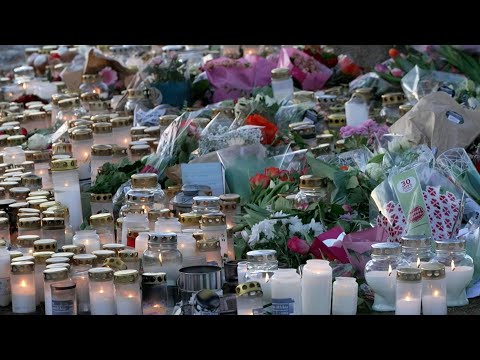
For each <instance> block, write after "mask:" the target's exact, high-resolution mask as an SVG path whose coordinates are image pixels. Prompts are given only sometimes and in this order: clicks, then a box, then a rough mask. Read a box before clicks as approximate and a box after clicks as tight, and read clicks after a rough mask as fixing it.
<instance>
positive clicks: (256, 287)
mask: <svg viewBox="0 0 480 360" xmlns="http://www.w3.org/2000/svg"><path fill="white" fill-rule="evenodd" d="M258 291H262V287H261V286H260V283H259V282H258V281H247V282H245V283H243V284H239V285H238V286H237V287H236V288H235V293H236V294H237V296H243V295H248V294H250V293H252V292H254V293H256V292H258Z"/></svg>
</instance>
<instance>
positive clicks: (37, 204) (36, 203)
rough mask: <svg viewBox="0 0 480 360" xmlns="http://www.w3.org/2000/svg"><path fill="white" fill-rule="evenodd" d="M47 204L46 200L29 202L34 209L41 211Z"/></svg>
mask: <svg viewBox="0 0 480 360" xmlns="http://www.w3.org/2000/svg"><path fill="white" fill-rule="evenodd" d="M44 203H45V200H44V199H37V200H28V205H29V206H30V207H32V208H33V209H37V210H41V205H42V204H44Z"/></svg>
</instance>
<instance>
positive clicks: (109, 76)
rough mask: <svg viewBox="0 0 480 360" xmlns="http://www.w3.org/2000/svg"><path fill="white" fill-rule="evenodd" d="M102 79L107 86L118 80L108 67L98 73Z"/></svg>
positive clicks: (115, 73)
mask: <svg viewBox="0 0 480 360" xmlns="http://www.w3.org/2000/svg"><path fill="white" fill-rule="evenodd" d="M98 74H99V75H100V76H101V77H102V81H103V82H104V83H105V84H107V85H108V86H110V85H114V84H115V83H116V82H117V80H118V74H117V72H116V71H115V70H113V69H112V68H111V67H110V66H106V67H104V68H103V69H102V70H100V72H99V73H98Z"/></svg>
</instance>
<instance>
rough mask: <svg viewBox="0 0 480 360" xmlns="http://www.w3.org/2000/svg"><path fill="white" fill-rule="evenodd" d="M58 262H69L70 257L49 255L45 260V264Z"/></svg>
mask: <svg viewBox="0 0 480 360" xmlns="http://www.w3.org/2000/svg"><path fill="white" fill-rule="evenodd" d="M58 263H68V264H70V259H69V258H67V257H50V258H48V259H47V260H45V264H47V265H48V264H58Z"/></svg>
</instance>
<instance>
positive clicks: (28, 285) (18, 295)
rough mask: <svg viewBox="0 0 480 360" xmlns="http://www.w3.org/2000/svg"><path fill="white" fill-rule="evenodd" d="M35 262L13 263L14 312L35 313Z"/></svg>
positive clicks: (11, 275)
mask: <svg viewBox="0 0 480 360" xmlns="http://www.w3.org/2000/svg"><path fill="white" fill-rule="evenodd" d="M34 267H35V265H34V263H33V262H31V261H17V262H14V263H12V265H11V274H10V283H11V289H12V312H14V313H16V314H25V313H33V312H35V310H36V298H35V276H34Z"/></svg>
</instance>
